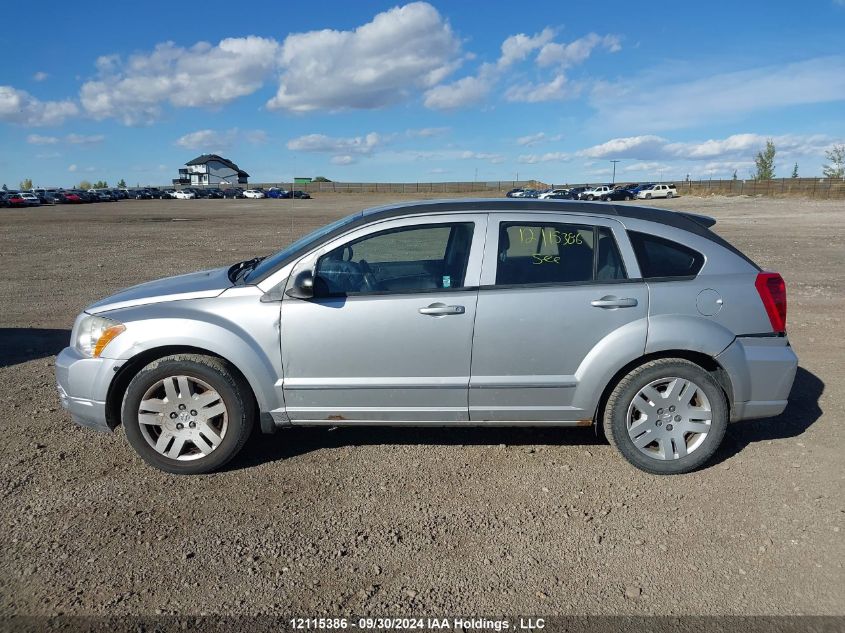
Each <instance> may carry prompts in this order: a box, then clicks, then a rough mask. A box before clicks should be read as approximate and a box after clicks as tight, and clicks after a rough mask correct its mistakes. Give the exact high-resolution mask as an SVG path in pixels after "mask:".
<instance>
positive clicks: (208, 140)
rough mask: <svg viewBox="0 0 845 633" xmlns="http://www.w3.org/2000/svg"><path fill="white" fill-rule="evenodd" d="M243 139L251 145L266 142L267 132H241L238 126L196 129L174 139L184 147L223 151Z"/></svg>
mask: <svg viewBox="0 0 845 633" xmlns="http://www.w3.org/2000/svg"><path fill="white" fill-rule="evenodd" d="M241 139H242V140H244V141H246V142H247V143H252V144H253V145H260V144H262V143H265V142H267V133H266V132H264V131H263V130H249V131H246V132H241V131H240V130H239V129H238V128H232V129H230V130H197V131H196V132H190V133H188V134H185V135H183V136H180V137H179V138H178V139H176V145H178V146H179V147H184V148H185V149H196V150H203V151H211V152H217V151H224V150H226V149H228V148H230V147H231V146H232V145H233V144H235V142H237V141H239V140H241Z"/></svg>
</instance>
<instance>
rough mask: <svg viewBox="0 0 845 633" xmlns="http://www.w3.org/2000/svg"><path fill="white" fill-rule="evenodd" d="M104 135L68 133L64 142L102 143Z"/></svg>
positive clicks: (72, 143) (74, 143)
mask: <svg viewBox="0 0 845 633" xmlns="http://www.w3.org/2000/svg"><path fill="white" fill-rule="evenodd" d="M105 138H106V137H105V136H103V135H102V134H89V135H87V136H86V135H84V134H68V135H67V136H65V139H64V140H65V143H70V144H71V145H96V144H97V143H102V142H103V141H104V140H105Z"/></svg>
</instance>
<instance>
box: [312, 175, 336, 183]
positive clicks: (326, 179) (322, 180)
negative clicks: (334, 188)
mask: <svg viewBox="0 0 845 633" xmlns="http://www.w3.org/2000/svg"><path fill="white" fill-rule="evenodd" d="M311 182H331V180H329V179H328V178H326V177H325V176H317V177H316V178H314V180H312V181H311Z"/></svg>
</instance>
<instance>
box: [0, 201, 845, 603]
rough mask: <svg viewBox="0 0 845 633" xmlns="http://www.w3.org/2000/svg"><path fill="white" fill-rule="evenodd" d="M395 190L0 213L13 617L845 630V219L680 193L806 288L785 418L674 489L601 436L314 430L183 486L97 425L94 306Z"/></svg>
mask: <svg viewBox="0 0 845 633" xmlns="http://www.w3.org/2000/svg"><path fill="white" fill-rule="evenodd" d="M395 199H397V196H395V195H394V196H391V197H388V196H378V195H367V196H357V195H351V194H350V195H343V194H337V195H320V196H319V197H318V198H317V199H315V200H310V201H296V204H295V205H292V204H291V201H289V200H286V201H279V200H263V201H250V200H234V201H201V200H200V201H181V200H175V201H130V202H121V203H118V204H99V205H90V206H83V207H60V208H44V209H38V210H28V211H21V210H14V211H12V210H8V209H2V210H0V229H1V230H0V264H2V271H3V272H2V278H0V406H2V409H0V410H2V414H0V421H1V422H2V427H1V428H2V438H3V442H2V448H0V492H1V493H2V505H1V506H0V533H2V534H3V546H2V547H1V548H0V615H9V614H12V613H17V614H58V613H66V614H155V613H166V614H170V613H177V614H199V613H213V614H218V613H220V614H259V613H275V614H287V615H301V616H314V615H318V614H331V615H339V614H347V613H348V614H358V615H361V614H374V615H390V614H419V615H459V614H463V615H468V614H487V615H494V614H502V613H511V614H513V613H517V614H598V613H602V614H605V613H630V614H845V573H843V563H844V562H845V548H843V534H844V533H843V527H844V526H843V523H845V521H843V519H845V493H844V492H843V491H845V486H843V475H844V474H845V469H843V455H845V436H844V432H843V420H844V419H845V387H844V386H843V377H845V373H844V372H843V365H842V359H843V358H845V337H844V336H843V334H845V331H843V312H845V243H843V242H845V204H843V203H842V201H808V200H795V199H789V200H786V199H780V200H778V199H774V200H773V199H762V198H759V199H749V198H721V197H719V198H708V199H701V198H681V199H678V200H674V201H671V203H668V204H667V203H658V204H660V205H662V206H671V207H673V208H677V209H688V210H696V211H701V212H704V213H707V214H710V215H713V216H715V217H717V218H718V219H719V223H718V224H717V226H716V228H717V230H718V231H719V232H720V233H721V234H722V235H724V236H725V237H726V238H728V239H729V240H731V241H733V242H734V243H735V244H736V245H737V246H739V247H740V248H741V249H743V250H744V251H745V252H746V253H748V254H749V255H750V256H751V257H752V258H753V259H755V260H756V261H757V262H758V263H760V264H761V265H763V266H765V267H768V268H772V269H776V270H779V271H780V272H782V273H783V275H784V277H785V278H786V280H787V284H788V287H789V302H790V303H789V330H790V338H791V340H792V342H793V345H794V346H795V349H796V351H797V353H798V355H799V357H800V359H801V369H800V370H799V375H798V379H797V382H796V387H795V389H794V390H793V394H792V401H791V403H790V406H789V408H788V409H787V411H786V412H785V413H784V414H783V415H782V416H780V417H778V418H776V419H768V420H760V421H753V422H746V423H739V424H736V425H732V426H731V428H730V430H729V431H728V436H727V438H726V441H725V443H724V445H723V447H722V449H721V450H720V452H719V453H718V455H717V459H716V460H715V463H713V464H711V465H710V466H709V467H708V468H705V469H704V470H702V471H700V472H697V473H695V474H692V475H687V476H680V477H664V478H657V477H652V476H649V475H646V474H644V473H641V472H639V471H635V470H633V469H632V468H631V467H629V466H628V465H627V464H626V463H625V462H623V461H622V459H621V458H620V457H618V456H617V455H616V454H614V453H613V451H612V450H611V449H610V447H609V446H607V445H606V444H604V443H602V442H600V441H597V440H596V439H594V437H593V435H592V431H591V430H589V429H578V430H572V429H561V430H543V431H536V430H531V429H521V430H513V429H495V430H491V429H467V430H451V429H398V430H397V429H394V430H391V429H355V430H352V429H338V430H332V431H329V430H326V429H304V430H294V431H288V432H283V433H280V434H278V435H276V436H272V437H262V436H256V437H254V438H253V441H252V442H251V444H250V445H249V446H248V447H247V450H246V453H245V454H244V455H243V456H242V457H241V458H239V459H237V461H236V462H235V463H234V464H232V466H231V467H230V468H229V470H227V471H226V472H222V473H219V474H215V475H210V476H203V477H192V478H187V477H181V478H180V477H174V476H169V475H165V474H163V473H160V472H157V471H154V470H152V469H150V468H149V467H147V466H146V465H144V463H142V462H141V460H140V459H138V458H136V457H135V455H134V454H133V453H132V451H131V450H130V448H129V446H128V445H127V443H126V441H125V438H124V437H123V433H122V431H118V432H117V433H115V434H113V435H101V434H97V433H95V432H93V431H89V430H85V429H82V428H78V427H76V426H75V425H74V424H72V423H71V421H70V418H69V416H68V415H67V414H65V413H64V411H63V410H62V409H61V408H60V407H59V404H58V400H57V397H56V394H55V388H54V379H53V357H54V355H55V353H56V352H57V351H58V350H59V349H61V347H63V346H64V345H65V344H66V341H67V339H68V337H69V327H70V326H71V324H72V322H73V319H74V317H75V315H76V314H77V313H78V312H79V311H80V310H81V309H82V308H83V307H84V306H85V305H86V304H88V303H89V302H91V301H93V300H95V299H98V298H100V297H103V296H105V295H108V294H109V293H111V292H113V291H115V290H117V289H119V288H121V287H124V286H128V285H131V284H135V283H138V282H141V281H144V280H148V279H152V278H156V277H161V276H166V275H172V274H176V273H182V272H188V271H193V270H198V269H202V268H208V267H212V266H219V265H223V264H226V263H230V262H234V261H237V260H240V259H245V258H247V257H251V256H254V255H257V254H266V253H268V252H271V251H273V250H275V249H277V248H278V247H280V246H282V245H284V244H286V243H288V242H290V241H291V240H292V239H293V238H295V237H297V236H298V235H300V234H302V233H304V232H306V231H310V230H311V229H312V228H315V227H317V226H319V225H322V224H324V223H325V222H327V221H329V220H331V219H334V218H336V217H339V216H341V215H345V214H347V213H348V212H352V211H356V210H359V209H361V208H363V207H365V206H372V205H375V204H380V203H386V202H389V201H391V200H395Z"/></svg>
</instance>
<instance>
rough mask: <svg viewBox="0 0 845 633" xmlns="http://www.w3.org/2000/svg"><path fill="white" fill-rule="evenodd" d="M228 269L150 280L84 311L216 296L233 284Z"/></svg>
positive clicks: (100, 310)
mask: <svg viewBox="0 0 845 633" xmlns="http://www.w3.org/2000/svg"><path fill="white" fill-rule="evenodd" d="M228 272H229V267H228V266H226V267H223V268H215V269H213V270H204V271H201V272H198V273H189V274H187V275H178V276H177V277H165V278H164V279H156V280H155V281H148V282H146V283H143V284H138V285H137V286H132V287H131V288H126V289H125V290H121V291H120V292H118V293H116V294H113V295H112V296H110V297H106V298H105V299H101V300H100V301H97V302H96V303H92V304H91V305H90V306H88V307H87V308H85V311H86V312H88V313H90V314H98V313H100V312H107V311H108V310H117V309H118V308H131V307H133V306H140V305H145V304H148V303H162V302H164V301H178V300H180V299H207V298H210V297H216V296H217V295H219V294H220V293H221V292H223V291H224V290H226V288H229V287H231V285H232V282H231V281H230V280H229V275H228Z"/></svg>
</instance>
